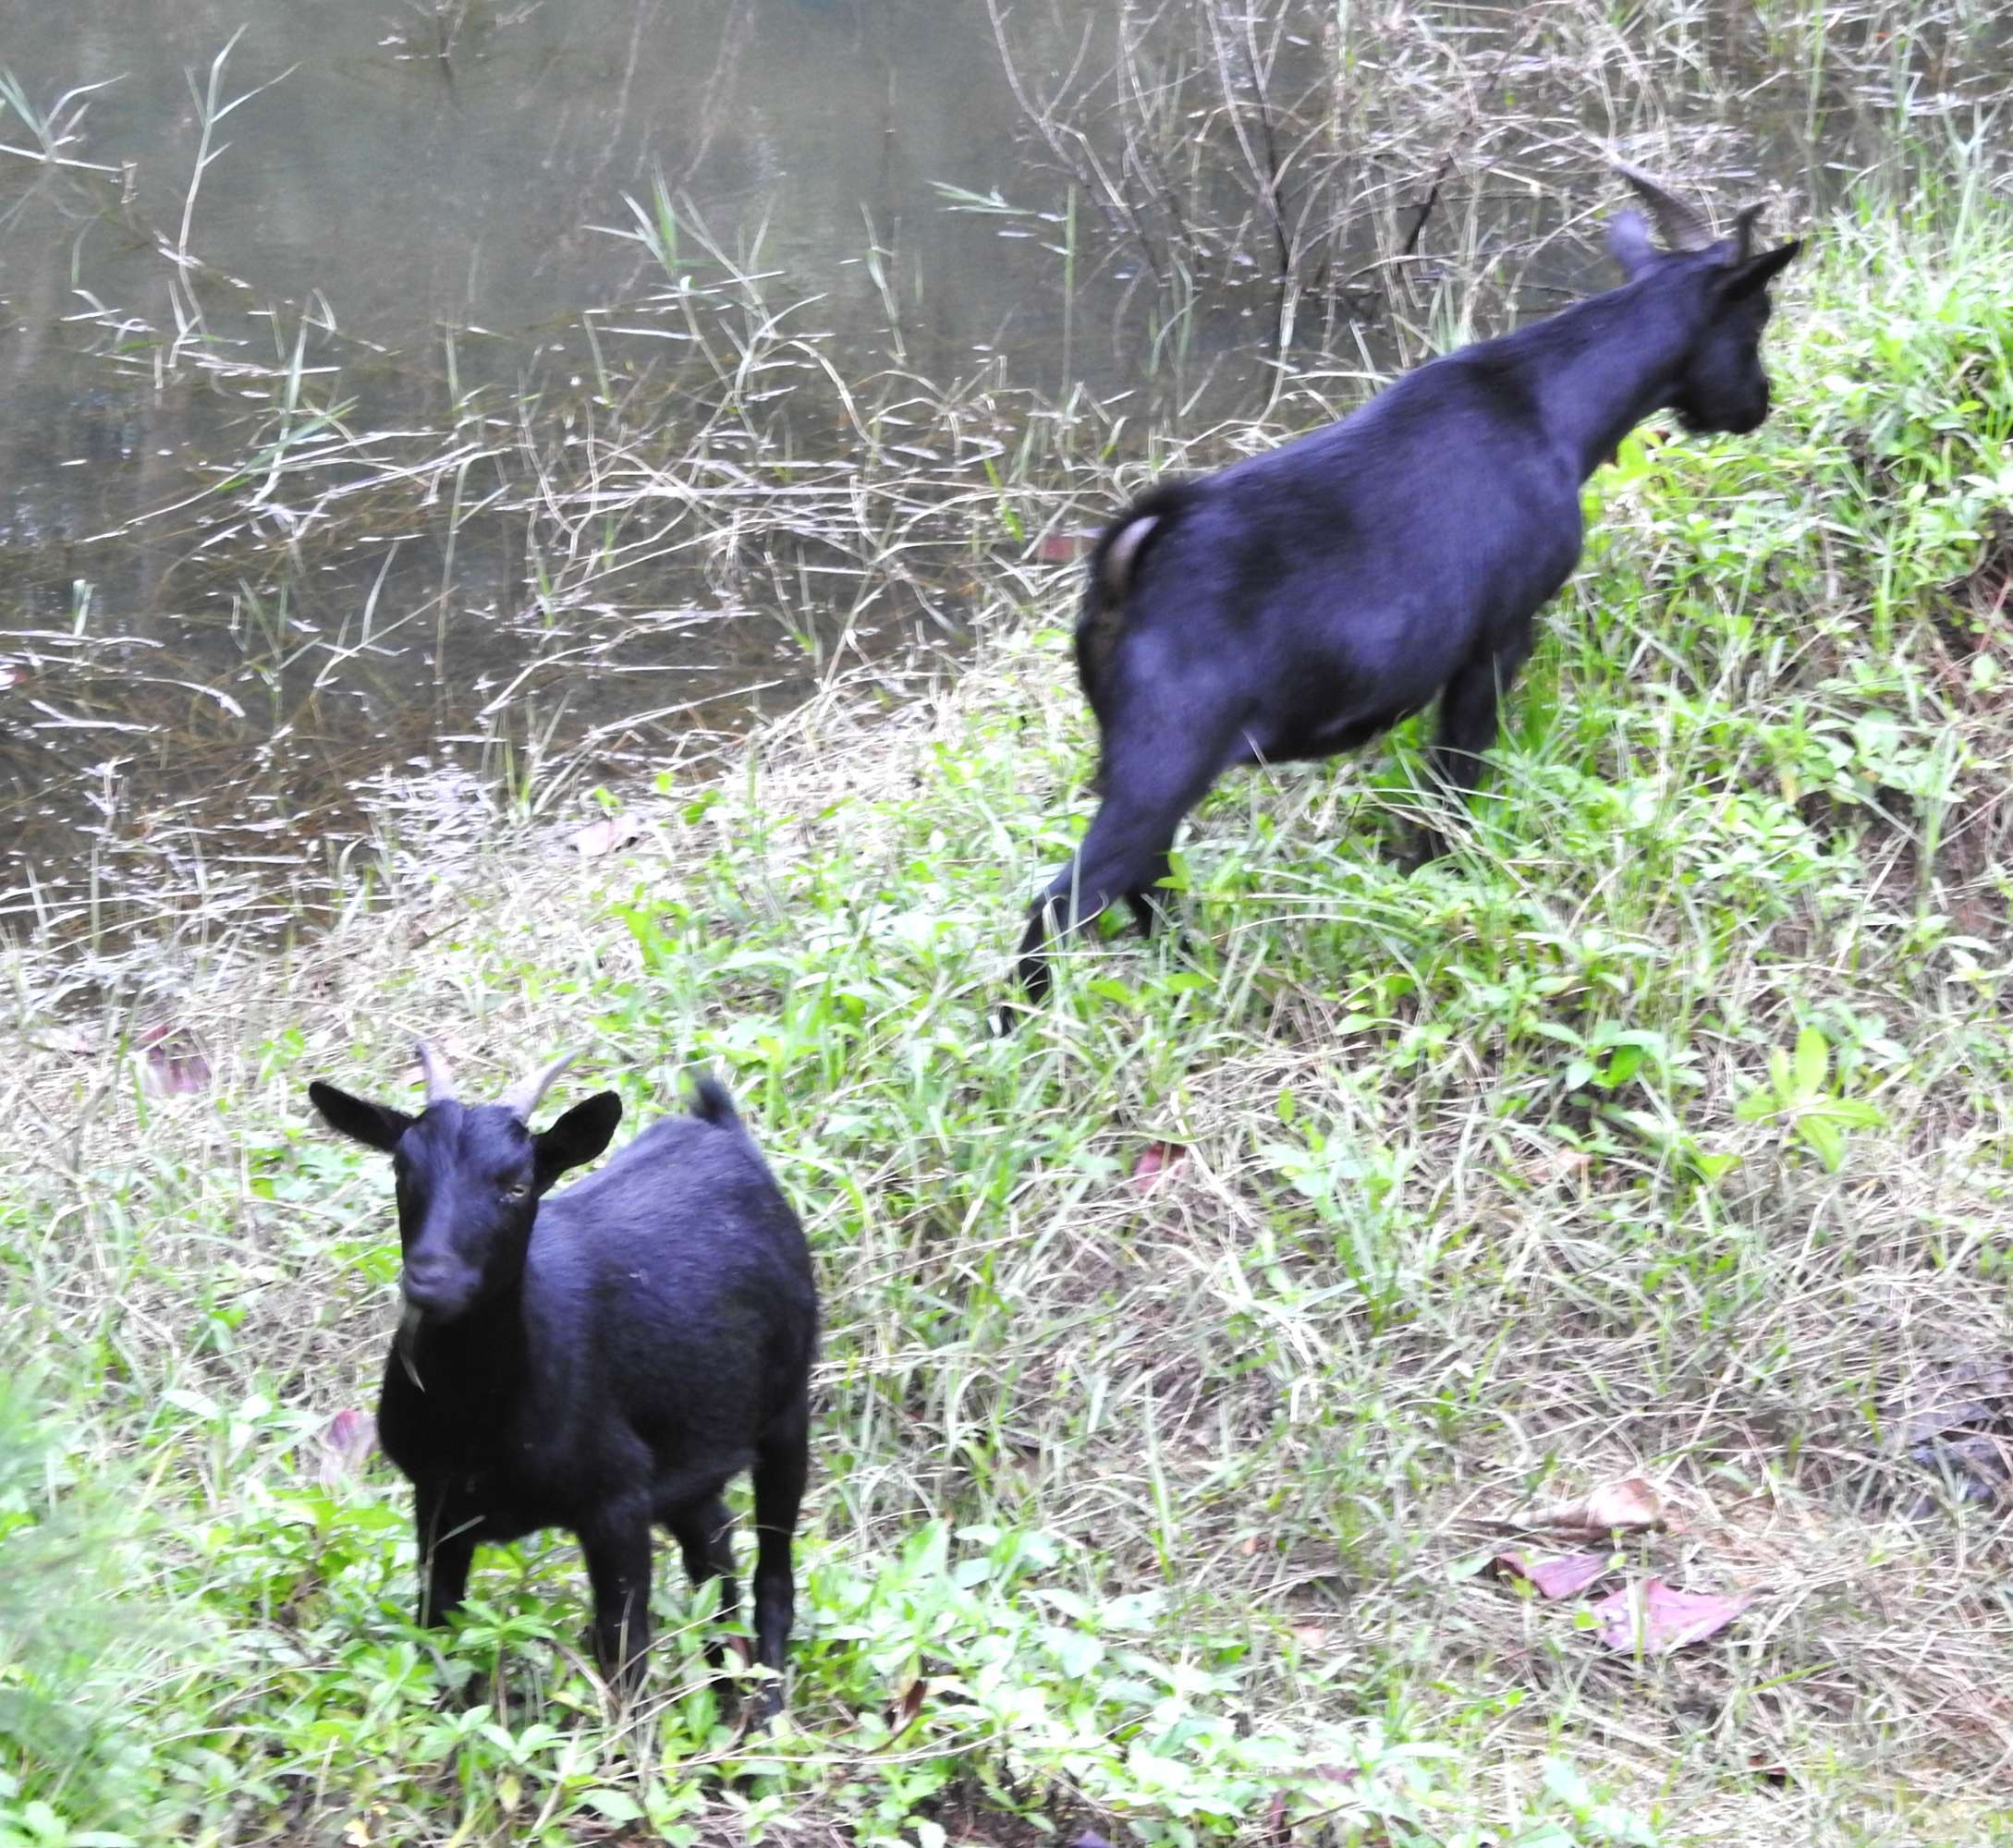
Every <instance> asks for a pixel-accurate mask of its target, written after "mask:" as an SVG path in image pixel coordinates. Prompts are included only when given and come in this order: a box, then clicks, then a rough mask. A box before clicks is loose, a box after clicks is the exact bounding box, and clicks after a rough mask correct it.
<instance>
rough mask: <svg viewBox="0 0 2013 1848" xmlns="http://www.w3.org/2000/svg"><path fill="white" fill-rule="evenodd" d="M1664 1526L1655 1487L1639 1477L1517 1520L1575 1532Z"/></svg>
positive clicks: (1634, 1531)
mask: <svg viewBox="0 0 2013 1848" xmlns="http://www.w3.org/2000/svg"><path fill="white" fill-rule="evenodd" d="M1663 1525H1664V1504H1663V1503H1662V1502H1661V1501H1658V1500H1657V1495H1656V1490H1655V1489H1653V1488H1651V1486H1650V1485H1649V1484H1648V1483H1647V1482H1645V1481H1644V1480H1643V1479H1642V1477H1640V1476H1631V1477H1628V1478H1627V1479H1626V1480H1625V1481H1621V1482H1610V1483H1608V1484H1607V1485H1606V1486H1605V1487H1604V1488H1601V1489H1595V1490H1594V1491H1593V1493H1592V1494H1591V1495H1589V1496H1587V1497H1586V1498H1585V1499H1584V1500H1582V1501H1562V1502H1560V1503H1559V1504H1558V1505H1557V1506H1556V1507H1552V1508H1543V1509H1541V1510H1539V1512H1538V1513H1537V1514H1531V1515H1529V1516H1527V1517H1526V1518H1525V1519H1524V1520H1522V1521H1521V1522H1519V1526H1526V1527H1558V1528H1562V1529H1564V1530H1565V1531H1567V1532H1568V1533H1575V1534H1613V1533H1622V1534H1640V1533H1647V1532H1648V1531H1649V1530H1650V1529H1652V1528H1653V1527H1661V1526H1663Z"/></svg>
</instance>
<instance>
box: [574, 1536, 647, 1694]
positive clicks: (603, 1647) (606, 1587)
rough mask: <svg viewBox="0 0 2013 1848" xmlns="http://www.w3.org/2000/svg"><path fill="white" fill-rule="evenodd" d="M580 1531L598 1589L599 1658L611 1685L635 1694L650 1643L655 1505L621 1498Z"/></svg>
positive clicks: (596, 1631) (596, 1644)
mask: <svg viewBox="0 0 2013 1848" xmlns="http://www.w3.org/2000/svg"><path fill="white" fill-rule="evenodd" d="M579 1531H580V1548H581V1550H582V1551H583V1552H585V1553H586V1555H587V1577H588V1582H589V1584H591V1585H592V1587H593V1588H594V1660H596V1661H597V1662H598V1663H600V1665H601V1672H602V1673H603V1674H604V1676H605V1677H606V1678H607V1680H608V1683H609V1684H610V1685H611V1686H612V1687H615V1688H616V1689H618V1690H619V1691H620V1692H621V1693H623V1694H625V1695H627V1694H633V1693H634V1692H635V1690H636V1687H637V1685H638V1684H639V1683H640V1681H641V1680H642V1676H643V1656H644V1652H645V1651H646V1650H647V1649H648V1648H649V1647H650V1510H649V1508H648V1507H647V1506H644V1507H629V1506H628V1505H626V1504H622V1503H617V1504H616V1505H615V1506H612V1507H608V1508H604V1509H603V1510H602V1511H601V1512H600V1513H599V1514H597V1515H595V1517H594V1518H593V1519H592V1521H590V1522H589V1523H587V1524H586V1525H584V1526H582V1527H581V1528H580V1530H579Z"/></svg>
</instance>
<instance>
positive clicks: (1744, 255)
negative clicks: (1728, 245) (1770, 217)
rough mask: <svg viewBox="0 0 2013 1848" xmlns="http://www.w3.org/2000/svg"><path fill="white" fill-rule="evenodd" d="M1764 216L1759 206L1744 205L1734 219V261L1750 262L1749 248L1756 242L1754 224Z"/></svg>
mask: <svg viewBox="0 0 2013 1848" xmlns="http://www.w3.org/2000/svg"><path fill="white" fill-rule="evenodd" d="M1761 215H1762V208H1761V207H1760V206H1759V205H1743V206H1742V207H1741V208H1740V210H1739V213H1736V214H1735V217H1734V229H1733V235H1734V261H1735V262H1737V263H1744V262H1746V261H1747V260H1748V248H1749V246H1750V245H1751V244H1752V243H1753V241H1754V222H1755V220H1756V219H1758V218H1759V217H1760V216H1761Z"/></svg>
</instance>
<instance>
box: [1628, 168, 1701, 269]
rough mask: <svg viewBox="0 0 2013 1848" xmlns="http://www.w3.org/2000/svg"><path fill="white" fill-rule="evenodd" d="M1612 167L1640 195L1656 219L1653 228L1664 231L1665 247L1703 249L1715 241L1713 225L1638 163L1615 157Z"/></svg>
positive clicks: (1662, 232)
mask: <svg viewBox="0 0 2013 1848" xmlns="http://www.w3.org/2000/svg"><path fill="white" fill-rule="evenodd" d="M1615 171H1616V172H1617V173H1618V174H1619V175H1620V176H1622V177H1623V178H1624V179H1625V180H1627V181H1628V182H1629V185H1630V186H1632V187H1634V188H1635V189H1636V190H1637V191H1638V192H1639V193H1641V195H1642V202H1643V203H1644V204H1645V205H1647V206H1648V207H1649V208H1650V215H1651V217H1653V218H1654V219H1655V220H1656V228H1657V230H1658V231H1659V232H1660V233H1661V234H1662V235H1663V238H1664V243H1665V248H1666V249H1672V250H1702V249H1705V248H1706V247H1707V246H1708V245H1709V244H1712V243H1713V242H1714V241H1715V240H1714V237H1713V227H1712V226H1711V225H1708V224H1707V223H1706V222H1705V218H1704V214H1703V213H1701V212H1699V211H1698V210H1697V209H1696V208H1695V207H1693V206H1690V205H1687V204H1686V203H1685V201H1683V200H1681V199H1679V198H1678V197H1677V195H1676V194H1674V193H1669V192H1665V190H1664V188H1662V187H1661V186H1659V185H1658V184H1657V183H1656V182H1655V181H1654V180H1653V179H1652V178H1651V177H1650V176H1649V175H1648V174H1646V173H1644V172H1643V171H1642V169H1641V167H1635V166H1630V165H1629V163H1628V162H1627V161H1617V162H1616V163H1615Z"/></svg>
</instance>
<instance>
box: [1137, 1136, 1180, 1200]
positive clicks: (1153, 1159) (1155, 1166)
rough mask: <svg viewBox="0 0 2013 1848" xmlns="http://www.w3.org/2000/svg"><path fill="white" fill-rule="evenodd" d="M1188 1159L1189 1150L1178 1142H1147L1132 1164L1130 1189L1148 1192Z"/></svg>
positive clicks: (1138, 1192) (1141, 1192) (1140, 1192)
mask: <svg viewBox="0 0 2013 1848" xmlns="http://www.w3.org/2000/svg"><path fill="white" fill-rule="evenodd" d="M1188 1159H1189V1151H1188V1150H1187V1149H1185V1148H1184V1147H1183V1146H1182V1145H1181V1144H1180V1143H1178V1142H1149V1143H1148V1144H1147V1145H1146V1147H1145V1148H1144V1149H1141V1150H1140V1153H1139V1159H1138V1160H1137V1161H1134V1162H1133V1164H1132V1179H1131V1183H1130V1185H1131V1187H1132V1191H1133V1192H1134V1193H1136V1194H1143V1193H1146V1192H1148V1191H1149V1190H1150V1189H1151V1188H1153V1186H1155V1185H1158V1183H1159V1182H1160V1181H1161V1180H1162V1179H1163V1178H1164V1177H1165V1176H1166V1175H1167V1174H1169V1173H1173V1171H1174V1170H1175V1169H1177V1168H1178V1167H1179V1166H1180V1165H1181V1164H1182V1163H1183V1162H1184V1161H1187V1160H1188Z"/></svg>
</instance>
